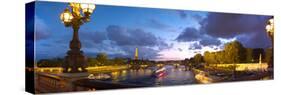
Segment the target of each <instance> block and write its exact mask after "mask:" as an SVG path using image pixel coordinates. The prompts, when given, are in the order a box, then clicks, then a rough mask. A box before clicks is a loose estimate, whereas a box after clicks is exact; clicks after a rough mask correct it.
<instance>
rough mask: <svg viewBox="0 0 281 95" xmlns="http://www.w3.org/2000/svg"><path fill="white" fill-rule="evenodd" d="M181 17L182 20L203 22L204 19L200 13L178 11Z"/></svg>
mask: <svg viewBox="0 0 281 95" xmlns="http://www.w3.org/2000/svg"><path fill="white" fill-rule="evenodd" d="M176 12H177V13H178V15H179V17H180V18H181V19H187V18H188V19H195V20H198V21H200V20H202V19H203V18H204V16H203V15H202V14H200V13H199V12H194V11H188V12H186V11H183V10H179V11H176Z"/></svg>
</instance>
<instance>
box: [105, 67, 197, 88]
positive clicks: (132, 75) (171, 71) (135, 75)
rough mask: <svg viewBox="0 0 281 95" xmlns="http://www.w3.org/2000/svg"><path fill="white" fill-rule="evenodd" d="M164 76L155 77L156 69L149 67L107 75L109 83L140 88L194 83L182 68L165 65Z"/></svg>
mask: <svg viewBox="0 0 281 95" xmlns="http://www.w3.org/2000/svg"><path fill="white" fill-rule="evenodd" d="M165 68H166V73H167V74H166V76H163V77H155V76H153V71H155V70H156V69H157V67H149V68H146V69H138V70H134V69H128V70H121V71H115V72H111V73H109V74H110V75H111V76H112V77H111V79H109V80H105V81H109V82H115V83H122V84H134V85H141V86H163V85H182V84H193V83H195V79H194V74H193V73H192V72H191V71H188V70H186V68H185V67H184V66H178V67H175V66H173V65H166V66H165Z"/></svg>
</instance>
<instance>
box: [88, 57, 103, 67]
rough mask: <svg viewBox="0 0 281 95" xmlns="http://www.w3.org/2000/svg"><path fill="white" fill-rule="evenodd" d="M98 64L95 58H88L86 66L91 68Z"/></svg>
mask: <svg viewBox="0 0 281 95" xmlns="http://www.w3.org/2000/svg"><path fill="white" fill-rule="evenodd" d="M99 65H101V64H99V62H98V61H97V59H95V58H88V66H90V67H93V66H99Z"/></svg>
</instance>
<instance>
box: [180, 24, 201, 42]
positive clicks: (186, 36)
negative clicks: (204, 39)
mask: <svg viewBox="0 0 281 95" xmlns="http://www.w3.org/2000/svg"><path fill="white" fill-rule="evenodd" d="M201 36H202V35H201V34H200V31H198V30H197V29H195V28H190V27H187V28H185V29H184V30H183V32H181V34H180V35H179V36H178V37H177V38H176V40H177V41H179V42H187V41H197V40H200V39H201Z"/></svg>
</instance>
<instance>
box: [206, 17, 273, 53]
mask: <svg viewBox="0 0 281 95" xmlns="http://www.w3.org/2000/svg"><path fill="white" fill-rule="evenodd" d="M269 17H270V16H258V15H242V14H225V13H209V15H208V17H207V18H206V19H204V20H203V21H202V22H201V25H202V27H201V29H202V30H201V31H203V32H205V33H206V34H208V35H209V36H212V37H214V38H225V39H229V38H234V37H236V38H237V40H238V41H239V42H241V43H242V44H243V45H244V46H246V47H252V48H261V47H268V46H270V42H269V40H270V39H268V38H267V37H266V36H267V35H266V33H265V25H266V21H267V19H268V18H269Z"/></svg>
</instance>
